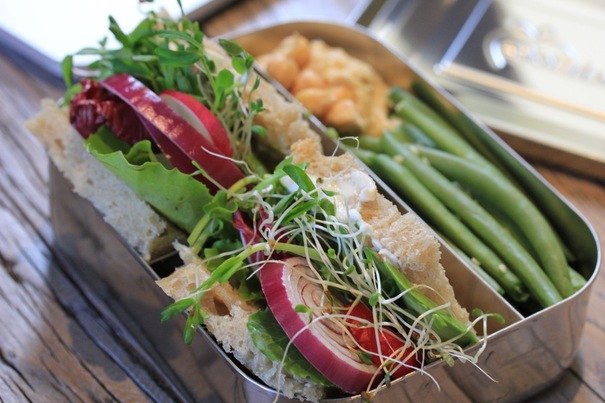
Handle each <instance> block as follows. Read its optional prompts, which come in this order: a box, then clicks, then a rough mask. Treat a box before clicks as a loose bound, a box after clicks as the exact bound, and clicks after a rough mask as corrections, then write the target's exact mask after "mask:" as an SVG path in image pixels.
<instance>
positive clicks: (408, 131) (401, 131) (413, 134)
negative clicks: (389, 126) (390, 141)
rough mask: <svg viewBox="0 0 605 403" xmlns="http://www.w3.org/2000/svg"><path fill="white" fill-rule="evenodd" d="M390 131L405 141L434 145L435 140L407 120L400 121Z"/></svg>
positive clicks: (427, 145) (428, 145)
mask: <svg viewBox="0 0 605 403" xmlns="http://www.w3.org/2000/svg"><path fill="white" fill-rule="evenodd" d="M390 132H391V133H392V134H393V135H395V136H396V137H397V138H398V139H400V140H401V141H403V142H405V143H415V144H419V145H422V146H426V147H432V148H434V147H436V144H435V142H434V141H433V140H432V139H431V138H430V137H429V136H427V135H426V134H424V132H423V131H422V130H420V128H419V127H418V126H416V125H415V124H413V123H412V122H409V121H407V120H406V121H403V122H401V124H399V125H398V126H397V127H395V128H394V129H393V130H390ZM379 140H380V139H379ZM376 151H378V150H376Z"/></svg>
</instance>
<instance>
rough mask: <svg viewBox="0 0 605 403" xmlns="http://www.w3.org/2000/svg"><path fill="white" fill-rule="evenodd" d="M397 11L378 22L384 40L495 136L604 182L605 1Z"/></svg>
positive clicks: (482, 1) (491, 1)
mask: <svg viewBox="0 0 605 403" xmlns="http://www.w3.org/2000/svg"><path fill="white" fill-rule="evenodd" d="M390 3H391V4H390V5H388V4H385V5H383V6H382V8H383V9H386V8H387V7H390V12H388V13H387V12H383V13H381V11H378V12H376V13H375V18H374V19H373V20H372V21H371V22H370V23H369V27H370V29H371V30H372V31H374V32H376V34H377V35H378V36H379V37H380V38H381V39H383V40H384V41H385V42H387V43H388V44H390V45H392V46H394V47H396V48H397V49H399V50H401V51H402V52H403V53H404V54H405V55H406V56H408V57H409V58H410V60H411V61H412V62H414V63H416V64H417V65H418V66H419V67H420V68H421V69H422V70H423V71H424V72H426V73H427V74H429V75H430V76H431V78H433V79H435V80H436V81H437V82H439V83H440V84H442V85H443V86H444V87H445V88H446V89H448V90H449V91H450V92H452V93H453V94H454V95H455V96H456V98H457V99H458V100H459V101H460V102H461V103H462V104H463V105H464V106H465V107H467V108H468V109H469V110H470V111H471V112H472V113H474V114H475V115H476V116H478V117H480V118H481V119H482V120H483V121H484V122H486V123H487V124H488V125H490V126H491V127H492V128H494V129H495V130H497V131H499V132H502V133H505V134H508V135H513V136H514V137H517V138H519V139H523V140H527V141H528V142H531V143H533V144H538V145H543V146H544V148H542V149H541V151H542V152H540V151H532V152H531V153H529V151H531V150H536V148H535V147H528V148H527V150H526V149H525V147H524V146H523V145H524V144H527V143H524V142H519V143H518V144H520V145H521V147H520V148H519V149H520V151H521V152H524V151H528V153H529V154H530V156H531V157H533V158H537V159H541V160H544V161H547V162H555V163H559V164H562V165H568V166H569V167H570V168H572V169H576V170H579V171H581V172H583V173H587V174H589V175H592V176H596V177H600V178H605V104H604V103H603V100H604V99H605V53H604V52H602V50H601V47H602V43H603V40H605V4H604V3H602V2H599V1H596V0H580V1H559V2H552V1H547V0H471V1H468V0H467V1H462V0H451V1H445V0H441V1H432V2H421V1H417V0H400V1H392V2H390ZM418 20H421V21H423V23H424V24H423V25H420V24H419V23H418ZM509 138H510V137H509ZM515 144H516V143H515ZM551 149H554V150H557V151H558V152H557V153H550V152H548V153H546V152H545V151H547V150H551ZM566 154H570V155H573V156H574V157H576V158H567V159H566V160H565V161H561V160H559V158H561V157H562V156H565V155H566Z"/></svg>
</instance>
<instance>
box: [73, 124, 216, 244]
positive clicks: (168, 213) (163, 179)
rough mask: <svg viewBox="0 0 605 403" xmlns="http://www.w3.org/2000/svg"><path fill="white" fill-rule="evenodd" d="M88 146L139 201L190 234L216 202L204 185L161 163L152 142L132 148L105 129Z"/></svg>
mask: <svg viewBox="0 0 605 403" xmlns="http://www.w3.org/2000/svg"><path fill="white" fill-rule="evenodd" d="M85 145H86V147H87V149H88V151H89V152H90V153H91V154H92V155H94V156H95V157H96V158H97V159H98V160H99V161H100V162H101V163H102V164H103V165H104V166H105V167H106V168H107V169H109V170H110V171H111V172H113V173H114V174H116V175H117V176H119V177H120V179H122V180H123V181H124V182H125V183H126V184H127V185H128V186H129V187H130V188H131V189H132V190H133V191H134V192H135V193H136V194H137V196H138V197H139V198H141V199H142V200H144V201H146V202H147V203H149V204H150V205H151V206H153V207H154V208H155V209H156V210H157V211H159V212H160V213H161V214H162V215H164V216H165V217H167V218H168V219H169V220H170V221H172V222H173V223H174V224H176V225H177V226H179V227H180V228H182V229H184V230H185V231H187V232H190V231H192V230H193V228H194V225H195V224H196V223H197V222H198V221H199V220H200V219H201V217H202V216H203V215H204V207H205V206H206V205H207V204H208V203H209V202H210V201H211V200H212V196H211V195H210V193H209V192H208V188H207V187H206V186H205V185H204V184H202V183H201V182H199V181H198V180H196V179H194V178H193V177H192V176H190V175H186V174H183V173H182V172H180V171H178V170H176V169H174V168H172V169H167V168H166V166H164V165H163V164H162V163H161V162H159V161H158V159H157V158H156V156H155V154H154V153H153V151H152V149H151V143H150V142H149V141H141V142H139V143H137V144H136V145H135V146H133V147H129V146H128V145H127V144H126V143H123V142H121V141H120V140H118V139H117V138H116V137H115V135H113V133H111V132H110V131H109V130H108V129H102V130H100V131H99V132H98V133H97V134H94V135H92V136H90V137H89V138H88V139H87V140H86V141H85Z"/></svg>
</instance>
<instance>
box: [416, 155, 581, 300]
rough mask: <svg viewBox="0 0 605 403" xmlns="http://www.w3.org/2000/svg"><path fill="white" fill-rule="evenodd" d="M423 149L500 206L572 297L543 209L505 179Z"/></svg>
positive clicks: (564, 265)
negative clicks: (541, 210)
mask: <svg viewBox="0 0 605 403" xmlns="http://www.w3.org/2000/svg"><path fill="white" fill-rule="evenodd" d="M420 150H421V155H422V156H424V157H426V158H427V159H428V160H429V162H430V164H431V165H432V166H433V167H435V168H436V169H437V170H438V171H439V172H441V173H442V174H443V175H445V176H446V177H448V178H449V179H450V180H453V181H457V182H459V183H461V184H463V185H464V186H466V187H468V188H470V189H471V191H472V192H475V193H477V194H480V195H481V196H482V197H484V198H486V199H487V200H489V201H490V202H491V203H492V204H493V205H496V206H498V208H499V209H501V211H502V212H503V213H505V214H506V215H507V216H508V217H509V218H510V219H511V220H512V221H513V222H514V223H515V224H516V226H517V227H518V228H519V229H520V230H521V232H522V233H523V234H524V235H525V239H527V241H528V242H529V243H530V244H531V246H532V249H533V251H534V252H535V253H536V255H537V257H538V261H539V262H540V264H541V265H542V268H543V269H544V271H546V274H547V275H548V276H549V278H550V279H551V281H552V282H553V283H554V285H555V286H556V287H557V290H558V291H559V293H560V294H561V295H562V296H564V297H567V296H569V295H571V293H572V288H571V280H570V278H569V270H568V266H567V260H566V258H565V253H564V251H563V249H562V248H561V247H560V243H559V240H558V238H557V235H556V234H555V232H554V230H553V228H552V227H551V226H550V224H549V222H548V221H547V220H546V218H544V216H543V215H542V213H541V212H540V210H538V208H537V207H536V206H535V205H534V204H533V203H532V202H531V201H530V200H529V199H528V198H527V197H526V196H525V195H524V194H523V193H522V192H520V191H519V190H518V189H517V188H516V187H515V186H513V185H512V184H511V183H510V182H508V181H506V180H504V178H502V177H500V176H493V175H490V174H489V173H488V172H486V171H485V170H482V169H480V168H479V167H478V166H476V165H475V164H473V163H471V162H470V161H466V160H464V159H462V158H460V157H457V156H455V155H452V154H448V153H445V152H443V151H438V150H434V149H430V148H422V149H420Z"/></svg>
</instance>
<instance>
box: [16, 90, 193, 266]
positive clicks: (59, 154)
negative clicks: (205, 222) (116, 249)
mask: <svg viewBox="0 0 605 403" xmlns="http://www.w3.org/2000/svg"><path fill="white" fill-rule="evenodd" d="M41 106H42V108H41V111H40V112H39V113H38V114H37V115H36V116H35V117H33V118H32V119H30V120H28V121H27V122H26V126H27V128H28V129H29V131H30V132H32V133H33V134H34V135H35V136H36V137H38V139H39V140H40V141H41V142H42V144H43V145H44V146H45V147H46V149H47V150H48V155H49V156H50V159H51V160H52V162H53V163H54V164H55V166H56V167H57V168H58V170H59V171H60V172H61V173H62V174H63V175H64V176H65V177H66V179H67V180H69V181H70V182H71V183H72V184H73V190H74V192H75V193H76V194H78V195H80V196H82V197H84V198H85V199H87V200H89V201H90V202H91V203H92V204H93V205H94V206H95V208H97V210H98V211H100V212H101V214H102V216H103V218H104V219H105V221H106V222H107V223H109V224H110V225H111V226H112V227H113V228H114V229H115V230H116V231H117V232H118V233H119V234H120V235H121V236H122V237H123V238H124V239H125V240H126V242H128V244H129V245H130V246H132V247H133V248H135V250H136V251H137V252H138V253H140V255H141V256H142V257H143V258H144V259H146V260H148V261H149V260H151V259H153V258H154V257H156V256H161V255H162V254H163V253H165V252H166V251H168V250H170V249H171V248H172V242H173V241H174V240H175V239H179V238H182V237H183V235H182V234H181V233H180V231H179V230H177V229H176V228H175V227H174V226H173V225H172V224H170V223H169V222H167V221H166V220H165V219H164V218H163V217H162V216H161V215H159V214H158V213H157V212H156V211H155V210H154V209H152V208H151V207H150V206H149V205H148V204H147V203H145V202H144V201H142V200H141V199H139V198H138V197H137V196H136V194H135V193H134V192H133V191H132V189H130V188H129V187H128V186H127V185H126V184H125V183H124V182H123V181H122V180H121V179H120V178H118V177H117V176H115V175H114V174H113V173H111V172H110V171H109V170H107V169H106V168H105V167H104V166H103V165H102V164H101V163H100V162H99V161H97V159H96V158H95V157H93V156H92V155H91V154H90V153H88V151H87V150H86V148H85V147H84V145H83V142H82V137H81V136H80V134H78V132H77V131H76V130H75V129H74V128H73V127H72V126H71V125H70V123H69V119H68V115H67V111H66V110H65V109H62V108H60V107H59V106H58V105H57V103H56V102H54V101H52V100H50V99H44V100H42V104H41Z"/></svg>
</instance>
